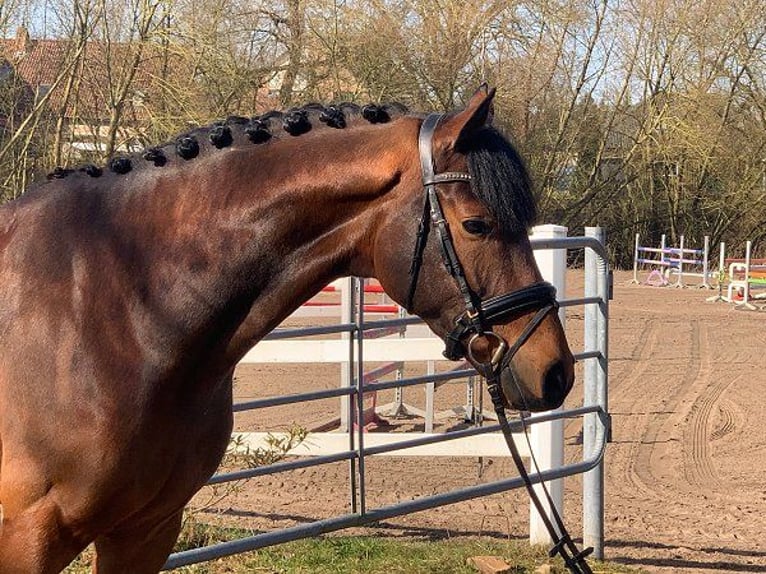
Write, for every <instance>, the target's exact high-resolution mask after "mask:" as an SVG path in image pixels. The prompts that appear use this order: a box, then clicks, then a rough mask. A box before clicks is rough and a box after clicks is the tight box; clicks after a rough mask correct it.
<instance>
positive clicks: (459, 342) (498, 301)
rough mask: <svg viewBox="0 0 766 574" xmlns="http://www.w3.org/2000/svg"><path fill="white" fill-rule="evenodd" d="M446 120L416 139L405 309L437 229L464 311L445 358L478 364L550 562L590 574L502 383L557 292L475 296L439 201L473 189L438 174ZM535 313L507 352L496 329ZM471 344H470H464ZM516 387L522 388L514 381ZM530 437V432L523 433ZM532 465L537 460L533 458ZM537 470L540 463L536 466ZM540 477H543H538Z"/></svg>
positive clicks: (541, 289)
mask: <svg viewBox="0 0 766 574" xmlns="http://www.w3.org/2000/svg"><path fill="white" fill-rule="evenodd" d="M442 117H443V114H430V115H428V116H427V117H426V118H425V120H424V121H423V124H422V125H421V127H420V134H419V136H418V149H419V152H420V165H421V170H422V175H423V188H424V190H425V200H424V204H423V214H422V217H421V220H420V224H419V226H418V232H417V237H416V240H415V251H414V254H413V257H412V264H411V266H410V272H409V274H410V286H409V290H408V293H407V302H406V307H407V309H408V310H410V309H412V304H413V300H414V298H415V292H416V290H417V283H418V278H419V275H420V269H421V267H422V264H423V254H424V252H425V249H426V245H427V243H428V236H429V234H430V231H431V228H432V227H433V229H434V231H435V234H436V237H437V240H438V245H439V247H440V250H441V256H442V261H443V262H444V266H445V267H446V269H447V272H448V273H449V274H450V275H451V276H452V278H453V279H454V280H455V283H456V284H457V287H458V289H459V290H460V294H461V296H462V298H463V303H464V305H465V311H463V313H462V314H461V315H460V316H458V317H457V319H456V320H455V326H454V328H453V329H452V331H451V332H450V333H449V334H448V335H447V337H446V347H445V350H444V356H445V357H447V358H448V359H451V360H458V359H461V358H463V357H466V356H467V357H468V358H469V359H471V361H472V362H473V363H474V364H475V366H476V368H477V371H478V372H479V374H481V375H482V376H483V377H484V378H485V379H486V380H487V389H488V391H489V395H490V397H491V399H492V404H493V406H494V409H495V413H496V414H497V417H498V421H499V423H500V426H501V428H502V431H503V436H504V437H505V441H506V443H507V444H508V448H509V450H510V452H511V456H512V458H513V461H514V463H515V464H516V467H517V469H518V471H519V475H520V476H521V478H522V480H523V481H524V485H525V487H526V489H527V492H528V493H529V498H530V500H531V501H532V503H533V504H534V505H535V507H536V508H537V511H538V513H539V514H540V516H541V517H542V520H543V523H544V524H545V527H546V529H547V530H548V533H549V534H550V537H551V540H553V543H554V545H553V547H552V549H551V550H550V556H551V557H553V556H555V555H556V554H559V555H560V556H561V557H562V558H563V560H564V563H565V564H566V566H567V568H568V569H569V571H570V572H573V573H575V574H591V572H592V571H591V569H590V567H589V566H588V563H587V562H586V561H585V557H586V556H588V555H589V554H590V553H591V552H592V551H593V549H592V548H586V549H585V550H582V551H580V550H578V548H577V546H576V545H575V544H574V542H573V541H572V538H571V536H570V535H569V533H568V532H567V530H566V528H565V526H564V523H563V520H562V519H561V516H560V515H559V513H558V511H557V510H556V506H555V505H554V503H553V500H552V499H551V497H550V494H549V493H548V490H547V488H545V483H541V486H542V488H543V492H544V494H545V497H546V499H547V502H548V507H549V508H550V512H551V514H552V516H553V520H554V521H555V523H556V524H555V526H554V524H553V522H552V521H551V519H550V518H549V517H548V514H547V509H546V508H544V506H543V503H542V502H541V500H540V498H539V497H538V495H537V492H536V491H535V489H534V488H533V484H532V480H531V479H530V477H529V474H528V473H527V470H526V468H525V466H524V461H523V460H522V458H521V454H520V453H519V450H518V447H517V446H516V443H515V442H514V440H513V435H512V433H511V428H510V425H509V424H508V419H507V418H506V415H505V405H504V401H503V396H502V389H501V385H500V377H501V373H502V372H503V370H504V369H505V368H506V367H508V366H509V365H510V362H511V360H512V359H513V357H514V356H515V354H516V353H517V352H518V350H519V349H520V348H521V347H522V345H523V344H524V343H525V342H526V341H527V339H529V337H530V336H531V335H532V333H533V332H534V331H535V329H537V327H538V326H539V325H540V323H542V321H543V319H545V317H546V315H547V314H548V313H549V312H551V311H556V310H558V307H559V306H558V302H557V301H556V288H555V287H554V286H553V285H551V284H550V283H548V282H539V283H533V284H531V285H528V286H526V287H523V288H521V289H518V290H516V291H512V292H510V293H506V294H504V295H499V296H496V297H490V298H489V299H485V300H481V298H480V297H479V296H478V295H477V294H476V292H475V291H474V290H473V289H471V287H470V285H469V284H468V281H467V280H466V277H465V272H464V270H463V266H462V264H461V263H460V259H459V258H458V256H457V251H456V250H455V245H454V242H453V240H452V234H451V233H450V230H449V226H448V224H447V221H446V219H445V217H444V212H443V210H442V207H441V203H440V201H439V194H438V193H437V185H439V184H443V183H455V182H460V183H470V181H471V175H470V174H468V173H465V172H441V173H435V168H434V161H433V155H432V140H433V134H434V132H435V130H436V127H437V126H438V124H439V121H440V120H441V119H442ZM535 309H536V310H537V312H536V313H535V315H534V316H533V318H532V320H531V321H530V322H529V323H528V324H527V325H526V326H525V327H524V329H523V330H522V332H521V334H520V335H519V337H518V338H517V339H516V341H515V342H514V343H513V344H512V345H511V346H510V347H509V345H508V343H507V342H506V341H505V339H503V338H502V337H501V336H500V335H498V334H497V333H495V332H494V331H493V330H492V326H493V325H497V324H500V323H505V322H507V321H508V320H509V319H510V318H512V317H514V316H521V315H522V314H524V313H527V312H531V311H533V310H535ZM482 338H484V339H494V342H495V344H496V345H497V347H496V348H495V350H494V351H493V352H492V356H491V357H490V359H489V361H479V360H477V358H476V356H475V355H474V352H473V347H474V345H475V344H476V342H477V341H479V340H481V339H482ZM466 339H468V343H467V344H466V343H464V341H465V340H466ZM514 382H515V383H516V385H517V386H518V382H516V380H515V378H514ZM525 431H526V427H525ZM533 461H534V457H533ZM535 466H536V463H535ZM538 472H539V471H538Z"/></svg>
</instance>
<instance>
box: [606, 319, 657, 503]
mask: <svg viewBox="0 0 766 574" xmlns="http://www.w3.org/2000/svg"><path fill="white" fill-rule="evenodd" d="M661 328H662V325H660V323H659V322H658V321H656V320H654V319H653V318H652V319H647V320H645V321H644V324H643V326H642V328H641V333H640V335H639V336H638V337H637V339H636V344H635V347H634V348H633V349H632V351H631V353H630V362H629V363H627V364H626V366H627V367H633V368H632V370H630V371H628V372H627V373H615V372H614V369H613V370H612V372H610V380H611V381H616V382H617V383H618V384H611V385H610V389H609V395H610V397H609V401H610V403H611V404H612V405H619V407H618V409H617V410H616V411H615V410H614V407H612V410H613V413H612V414H613V424H614V427H615V429H614V435H615V443H614V444H613V445H612V448H611V450H612V453H613V454H612V455H611V457H610V458H611V460H610V462H609V464H607V472H608V473H610V474H612V473H615V474H616V475H617V476H616V477H615V478H616V480H610V484H611V485H621V487H620V488H619V490H620V491H621V492H622V493H623V494H624V495H627V496H636V495H637V491H640V492H643V494H641V495H639V496H643V495H645V494H652V493H654V489H651V488H649V487H648V486H647V485H646V484H645V483H644V481H642V480H637V479H638V476H637V473H636V471H635V465H636V462H635V461H636V460H637V459H638V456H639V452H640V451H641V449H642V446H643V445H642V443H643V440H642V436H641V432H642V431H641V429H643V428H645V427H646V426H647V425H648V424H649V422H648V421H649V419H650V414H649V413H648V412H646V404H645V401H644V399H645V397H646V394H645V389H644V388H643V387H644V385H643V382H644V381H645V380H648V379H650V378H651V377H650V375H651V374H650V373H649V367H650V366H651V365H652V362H651V357H652V356H653V355H655V354H656V352H657V348H658V343H659V338H660V329H661ZM621 366H622V364H621ZM614 490H617V489H614ZM614 494H618V493H617V492H614Z"/></svg>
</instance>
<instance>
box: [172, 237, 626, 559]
mask: <svg viewBox="0 0 766 574" xmlns="http://www.w3.org/2000/svg"><path fill="white" fill-rule="evenodd" d="M536 231H537V233H534V234H533V235H532V236H531V242H532V247H533V249H535V250H536V257H537V256H538V255H542V256H543V258H544V257H545V255H546V254H552V255H553V259H552V261H553V263H551V264H548V263H546V262H541V261H540V258H538V263H539V264H540V267H541V272H542V273H543V276H544V278H545V279H546V280H548V281H551V282H552V283H553V284H554V285H556V286H557V287H559V294H560V295H563V293H564V291H563V288H562V287H563V276H564V273H565V267H566V259H567V252H568V250H578V249H580V250H581V249H584V250H585V256H584V267H585V269H584V272H585V284H584V293H583V296H582V297H580V298H576V299H563V300H560V304H561V308H562V310H561V313H562V314H563V309H564V308H567V307H572V306H576V305H578V306H579V305H582V306H584V307H585V309H584V323H585V326H584V331H585V332H584V341H585V344H584V347H585V348H584V350H583V351H581V352H579V353H575V357H576V359H577V360H578V361H583V362H584V380H583V385H584V400H583V405H582V406H580V407H578V408H574V409H569V410H557V411H551V412H546V413H538V414H535V415H531V416H528V417H526V418H525V419H524V425H526V426H528V427H530V428H531V430H532V432H533V433H538V436H539V437H546V438H545V440H546V441H549V439H550V441H552V442H550V444H549V445H548V447H551V445H552V449H550V450H549V451H548V452H547V454H546V453H542V455H541V454H539V453H538V452H537V450H536V449H537V446H534V445H535V442H537V443H539V442H540V440H537V441H535V440H533V449H535V454H536V457H537V458H538V459H539V460H538V462H539V463H540V472H533V471H530V477H531V479H532V481H533V482H534V483H536V484H538V483H540V482H546V483H548V484H549V485H550V487H551V490H552V494H553V499H554V503H556V504H557V505H558V504H560V502H558V501H557V498H559V500H560V497H561V496H562V489H561V486H560V484H559V485H558V486H557V484H556V482H557V481H558V479H561V478H563V477H566V476H572V475H575V474H583V542H584V545H585V546H592V547H594V557H595V558H598V559H602V558H603V544H604V521H603V519H604V492H603V482H604V474H603V470H604V469H603V456H604V451H605V448H606V443H607V440H608V435H609V426H610V425H609V415H608V404H607V378H608V368H607V357H608V305H609V303H608V302H609V298H610V294H611V275H610V272H609V270H608V265H607V252H606V249H605V246H604V237H603V233H602V230H601V228H597V227H586V228H585V236H583V237H565V234H566V229H565V228H561V227H556V226H543V227H542V228H536ZM562 235H564V236H563V237H562ZM356 284H357V287H356V288H355V289H354V304H353V305H352V307H353V309H354V312H353V314H352V315H353V316H349V317H346V318H345V320H344V321H341V324H339V325H334V326H331V327H315V328H304V329H277V330H275V331H274V332H273V333H271V334H270V335H269V336H268V337H267V338H266V340H277V339H287V338H292V337H305V336H312V335H319V334H331V333H348V339H347V340H344V341H338V342H339V343H342V344H343V345H344V346H345V347H346V348H345V352H346V353H347V356H348V361H347V364H348V367H347V368H348V373H347V380H348V382H349V384H348V385H347V386H342V387H340V388H337V389H329V390H321V391H314V392H308V393H301V394H295V395H287V396H279V397H271V398H267V399H260V400H254V401H249V402H247V403H239V404H235V405H234V410H235V412H238V411H244V410H250V409H259V408H266V407H270V406H276V405H286V404H293V403H301V402H306V401H312V400H318V399H326V398H331V397H346V398H347V401H349V403H350V404H354V405H355V408H347V409H345V412H344V415H343V416H344V417H346V421H345V422H346V424H345V428H346V429H347V430H346V433H345V435H343V436H345V437H346V438H345V441H346V444H347V448H345V449H343V450H340V451H339V452H333V453H330V454H324V455H321V456H312V457H301V458H295V459H291V460H286V461H282V462H278V463H275V464H272V465H269V466H263V467H258V468H253V469H245V470H239V471H234V472H229V473H226V474H218V475H216V476H214V477H212V479H211V480H210V482H209V484H220V483H223V482H227V481H234V480H242V479H246V478H253V477H257V476H262V475H266V474H273V473H278V472H285V471H288V470H295V469H298V468H307V467H311V466H316V465H321V464H328V463H336V462H339V461H346V462H347V464H348V469H349V478H350V481H349V482H350V503H351V512H350V513H348V514H344V515H340V516H335V517H332V518H327V519H323V520H317V521H315V522H312V523H308V524H301V525H297V526H293V527H289V528H285V529H282V530H276V531H273V532H266V533H261V534H258V535H255V536H251V537H247V538H242V539H238V540H234V541H230V542H224V543H220V544H215V545H212V546H207V547H203V548H197V549H192V550H187V551H184V552H178V553H176V554H173V555H171V556H170V557H169V559H168V561H167V563H166V564H165V566H164V569H165V570H169V569H173V568H178V567H180V566H186V565H189V564H195V563H199V562H205V561H208V560H213V559H217V558H221V557H225V556H230V555H234V554H238V553H243V552H248V551H252V550H256V549H258V548H262V547H265V546H270V545H274V544H280V543H283V542H289V541H292V540H298V539H302V538H310V537H315V536H318V535H321V534H324V533H328V532H333V531H337V530H341V529H343V528H349V527H354V526H362V525H365V524H369V523H372V522H377V521H381V520H386V519H390V518H393V517H397V516H402V515H405V514H410V513H413V512H417V511H421V510H427V509H432V508H436V507H439V506H443V505H447V504H452V503H456V502H461V501H464V500H469V499H473V498H477V497H481V496H486V495H490V494H496V493H500V492H504V491H507V490H511V489H514V488H520V487H523V481H522V479H521V478H520V477H518V476H514V477H511V478H507V479H503V480H498V481H495V482H491V483H486V484H480V485H475V486H470V487H466V488H461V489H458V490H454V491H450V492H444V493H440V494H435V495H431V496H427V497H421V498H418V499H415V500H408V501H405V502H399V503H397V504H392V505H388V506H383V507H379V508H374V509H372V508H368V507H367V501H366V473H365V459H366V458H367V457H369V456H373V455H380V454H384V453H391V452H395V451H401V450H404V449H411V448H413V447H421V448H422V447H425V446H428V445H435V444H437V443H442V442H446V441H456V440H457V441H460V440H466V439H470V438H471V437H477V436H483V435H492V434H494V435H495V436H497V437H498V438H499V440H500V441H502V438H501V437H500V435H499V431H500V427H499V425H497V424H486V425H484V426H480V427H476V428H468V429H463V430H457V431H450V432H448V433H436V434H431V433H428V434H424V435H423V436H421V437H417V438H409V439H408V440H403V441H401V440H395V441H394V442H389V443H387V444H377V445H369V444H366V442H367V441H366V439H367V436H366V435H365V433H364V429H363V425H361V424H360V425H357V426H356V429H355V425H354V417H355V416H357V414H356V413H360V414H361V413H363V412H364V402H363V401H364V393H366V392H370V391H374V390H375V391H376V390H384V389H392V388H406V387H410V386H414V385H423V384H426V383H433V382H434V381H443V380H447V379H452V378H459V377H466V376H473V375H475V372H474V371H472V370H470V369H459V370H457V371H451V372H448V373H439V374H433V375H428V376H425V377H414V378H409V379H406V378H404V379H397V380H395V381H384V382H374V383H370V384H364V381H365V372H364V359H365V332H366V331H367V330H369V329H381V328H390V327H395V326H401V325H408V324H413V323H416V322H418V321H419V319H417V318H414V317H405V318H400V319H392V320H383V321H380V320H373V321H368V320H365V318H364V313H363V309H364V290H363V289H361V288H359V287H358V282H357V283H356ZM257 348H258V346H256V349H257ZM580 417H582V418H583V455H582V460H580V461H578V462H575V463H571V464H567V465H563V464H561V463H562V462H563V446H561V447H559V446H558V443H557V442H556V441H559V440H563V420H564V419H572V418H580ZM511 424H512V427H513V430H514V432H519V431H521V429H522V421H521V420H519V419H517V420H516V421H511ZM391 434H392V436H395V435H396V433H391ZM551 437H552V438H551ZM562 444H563V443H562ZM559 448H560V449H561V454H560V455H558V454H557V451H558V450H559ZM558 482H559V483H560V481H558ZM534 525H535V522H534V521H532V522H531V523H530V537H531V539H532V541H533V542H546V541H547V536H548V535H547V532H544V533H543V531H542V530H540V531H539V533H537V534H536V533H535V526H534ZM541 536H542V537H543V538H542V539H541V538H540V537H541Z"/></svg>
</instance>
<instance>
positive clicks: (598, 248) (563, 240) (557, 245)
mask: <svg viewBox="0 0 766 574" xmlns="http://www.w3.org/2000/svg"><path fill="white" fill-rule="evenodd" d="M529 243H530V244H531V245H532V249H592V250H593V251H594V252H595V253H596V255H598V256H599V257H601V258H602V259H604V260H606V259H608V258H609V254H608V253H607V251H606V246H605V245H604V244H603V243H601V242H600V241H599V240H598V239H596V238H595V237H559V238H550V239H530V240H529Z"/></svg>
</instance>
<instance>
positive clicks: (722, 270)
mask: <svg viewBox="0 0 766 574" xmlns="http://www.w3.org/2000/svg"><path fill="white" fill-rule="evenodd" d="M705 239H707V236H706V237H705ZM724 277H726V243H724V242H723V241H721V247H720V248H719V252H718V295H714V296H713V297H708V298H707V301H711V302H712V303H717V302H718V301H725V302H726V303H728V302H729V300H728V299H727V298H726V297H724V296H723V279H724Z"/></svg>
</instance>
